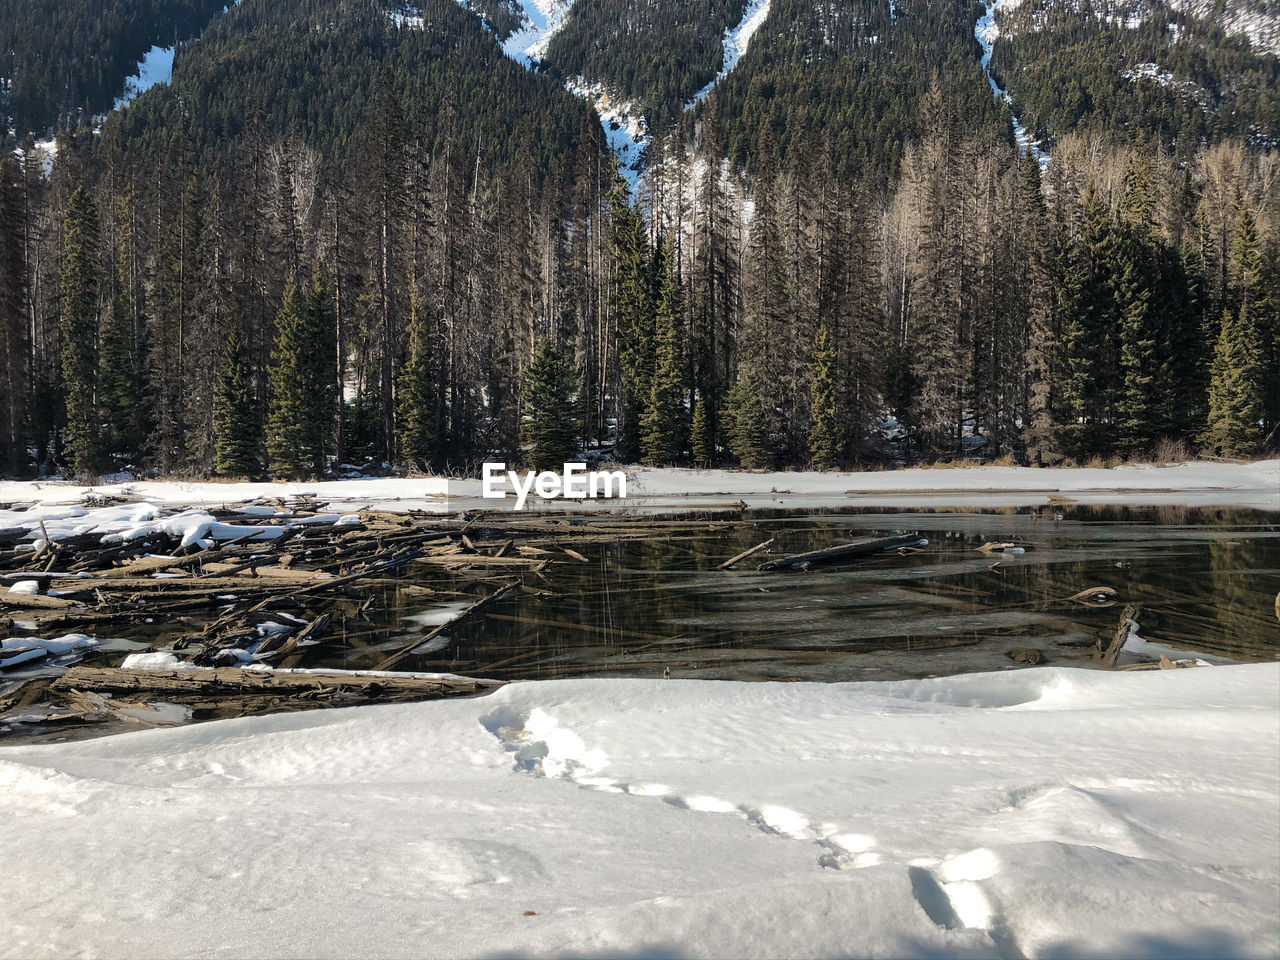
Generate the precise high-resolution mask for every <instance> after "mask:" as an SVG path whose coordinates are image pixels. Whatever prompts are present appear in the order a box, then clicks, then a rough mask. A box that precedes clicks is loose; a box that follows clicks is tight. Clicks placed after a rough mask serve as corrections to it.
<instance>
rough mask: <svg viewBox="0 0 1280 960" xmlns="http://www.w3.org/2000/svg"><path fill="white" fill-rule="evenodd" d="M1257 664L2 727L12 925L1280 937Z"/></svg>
mask: <svg viewBox="0 0 1280 960" xmlns="http://www.w3.org/2000/svg"><path fill="white" fill-rule="evenodd" d="M1278 693H1280V668H1278V667H1277V666H1276V665H1275V664H1265V665H1244V666H1229V667H1211V668H1209V667H1206V668H1197V669H1188V670H1169V671H1153V672H1147V673H1124V672H1101V671H1076V670H1068V669H1022V670H1016V671H1010V672H1003V673H997V674H977V675H967V676H961V677H952V678H946V679H930V680H922V681H910V682H902V683H847V684H830V685H826V684H809V683H791V684H781V683H772V684H766V683H757V684H752V683H736V682H715V681H682V680H679V679H676V680H671V681H662V680H614V679H609V680H605V679H589V680H576V681H552V682H527V683H516V684H510V685H508V686H506V687H504V688H502V689H500V690H498V691H496V692H495V693H494V694H492V695H490V696H487V697H482V698H475V699H466V700H448V701H435V702H429V703H419V704H406V705H390V706H376V707H356V708H350V709H343V710H331V711H324V712H315V713H303V714H298V713H293V714H280V715H275V716H265V717H253V718H245V719H237V720H227V721H220V722H216V723H207V724H200V725H194V726H186V727H180V728H169V729H156V730H144V731H140V732H136V733H130V734H127V735H122V736H115V737H108V738H102V739H95V740H86V741H80V742H75V743H67V744H40V745H30V746H18V747H11V748H8V749H6V750H5V751H4V753H3V754H2V755H0V785H2V786H0V820H2V821H3V822H5V823H8V824H12V825H15V829H10V830H7V831H5V833H4V839H3V840H0V845H2V846H0V849H2V850H3V856H4V861H5V864H6V885H5V910H4V912H3V914H0V934H2V937H3V939H2V942H3V943H4V944H5V945H6V946H5V948H4V951H3V952H4V953H5V954H7V955H15V956H28V957H44V956H70V955H73V954H74V955H84V954H90V955H106V954H110V955H135V956H141V955H164V956H175V957H184V956H197V955H199V956H207V955H213V954H217V955H224V956H225V955H230V956H458V957H470V956H494V955H507V956H514V955H518V956H545V955H561V956H564V955H569V956H586V955H591V956H599V955H612V956H618V955H628V956H691V957H703V956H797V957H798V956H834V955H840V956H869V957H870V956H921V955H928V956H949V957H964V956H993V955H1002V956H1008V957H1012V956H1028V957H1039V956H1062V955H1070V956H1099V955H1100V956H1132V957H1140V956H1175V955H1176V956H1259V957H1264V956H1274V955H1275V954H1276V951H1277V949H1280V940H1278V937H1277V925H1276V914H1275V902H1276V889H1277V883H1278V881H1280V877H1278V871H1277V861H1278V859H1280V846H1278V842H1277V840H1278V837H1280V822H1278V814H1277V811H1278V809H1280V790H1278V786H1277V780H1278V778H1280V771H1278V770H1277V757H1278V755H1280V753H1278V750H1280V744H1278V743H1277V724H1276V714H1277V710H1278V709H1280V698H1278ZM175 891H180V892H181V907H180V909H175V907H174V902H175V901H174V899H173V898H174V895H175Z"/></svg>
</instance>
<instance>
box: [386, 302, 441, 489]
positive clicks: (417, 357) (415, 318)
mask: <svg viewBox="0 0 1280 960" xmlns="http://www.w3.org/2000/svg"><path fill="white" fill-rule="evenodd" d="M435 413H436V372H435V359H434V357H433V356H432V353H431V331H430V330H429V329H428V326H427V319H426V317H425V316H424V315H423V313H422V311H421V310H419V309H418V298H417V295H416V294H415V295H411V296H410V297H409V354H408V356H407V357H406V358H405V362H404V365H403V366H402V367H401V368H400V383H399V389H398V390H397V392H396V440H397V443H398V445H399V448H400V457H401V459H403V460H405V461H407V462H408V463H410V464H412V465H413V466H415V467H417V468H418V469H420V470H425V469H427V468H428V466H429V464H430V462H431V459H432V457H433V456H434V454H435V443H436V416H435Z"/></svg>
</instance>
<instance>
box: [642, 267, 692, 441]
mask: <svg viewBox="0 0 1280 960" xmlns="http://www.w3.org/2000/svg"><path fill="white" fill-rule="evenodd" d="M655 255H656V256H661V257H662V270H661V272H660V274H659V277H660V286H661V292H660V294H659V298H658V311H657V316H656V317H655V319H654V327H655V334H654V340H655V343H656V347H657V349H656V356H655V358H654V360H655V363H654V371H653V380H652V384H651V386H650V389H649V404H648V406H647V407H646V409H645V412H644V419H643V421H642V423H641V431H640V433H641V437H640V444H641V455H642V458H643V461H644V462H645V463H646V464H649V465H650V466H661V465H664V464H671V463H675V462H676V461H677V460H679V459H680V458H681V457H682V456H683V455H684V450H685V445H686V444H687V442H688V436H689V429H688V422H687V419H686V411H685V404H684V400H685V382H684V371H685V369H686V368H685V359H684V349H683V337H682V329H681V326H682V322H683V317H684V294H683V290H682V288H681V286H680V276H679V274H678V272H677V268H676V262H675V256H674V254H673V252H672V249H671V247H670V246H669V245H665V244H664V245H661V246H660V247H659V249H658V250H657V251H656V252H655Z"/></svg>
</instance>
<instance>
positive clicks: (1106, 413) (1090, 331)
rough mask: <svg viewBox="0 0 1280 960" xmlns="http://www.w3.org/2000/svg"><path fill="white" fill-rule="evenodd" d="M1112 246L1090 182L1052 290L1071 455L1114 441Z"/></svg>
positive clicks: (1062, 417) (1062, 416)
mask: <svg viewBox="0 0 1280 960" xmlns="http://www.w3.org/2000/svg"><path fill="white" fill-rule="evenodd" d="M1115 246H1116V243H1115V234H1114V231H1113V230H1112V228H1111V223H1110V220H1109V218H1108V216H1107V211H1106V208H1105V207H1104V206H1103V204H1102V199H1101V197H1100V196H1099V195H1098V191H1097V188H1096V187H1095V186H1094V184H1093V182H1092V181H1090V182H1089V185H1088V188H1087V189H1086V191H1085V199H1084V225H1083V229H1082V230H1081V232H1080V234H1079V236H1077V237H1075V238H1074V239H1073V240H1072V241H1071V245H1070V248H1069V250H1068V251H1067V254H1066V256H1065V257H1064V258H1063V260H1062V263H1061V264H1060V270H1059V275H1058V278H1057V287H1058V289H1057V292H1056V298H1057V301H1058V303H1059V304H1060V305H1061V308H1062V314H1063V321H1062V351H1061V355H1062V368H1061V375H1060V377H1059V378H1058V385H1059V390H1058V410H1059V412H1058V419H1059V422H1061V423H1062V439H1063V448H1064V451H1065V452H1066V453H1068V454H1069V455H1071V456H1073V457H1086V456H1090V455H1096V454H1102V453H1106V452H1108V451H1109V450H1110V449H1111V446H1112V444H1113V443H1114V439H1115V438H1114V432H1113V415H1114V406H1115V392H1116V384H1117V382H1118V381H1119V379H1120V376H1119V369H1118V368H1119V363H1118V358H1117V356H1116V329H1115V328H1116V322H1115V314H1116V307H1115V297H1114V294H1113V288H1112V284H1111V282H1110V281H1111V278H1112V271H1113V270H1114V268H1115V262H1116V256H1115Z"/></svg>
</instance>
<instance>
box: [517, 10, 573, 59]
mask: <svg viewBox="0 0 1280 960" xmlns="http://www.w3.org/2000/svg"><path fill="white" fill-rule="evenodd" d="M520 6H521V8H522V9H523V10H524V23H523V24H522V25H521V27H520V29H519V30H516V31H515V32H514V33H512V34H511V36H509V37H507V39H506V40H504V41H503V43H502V50H503V52H504V53H505V54H506V55H507V56H508V57H510V58H511V59H512V60H515V61H516V62H518V63H522V64H524V65H525V66H526V67H530V66H533V65H534V62H535V61H538V60H541V59H542V58H543V57H545V56H546V55H547V46H548V44H550V43H551V38H552V37H553V36H555V33H556V31H557V30H559V29H560V27H561V26H562V25H563V23H564V19H565V17H567V16H568V15H569V11H570V10H571V9H573V0H520Z"/></svg>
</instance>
